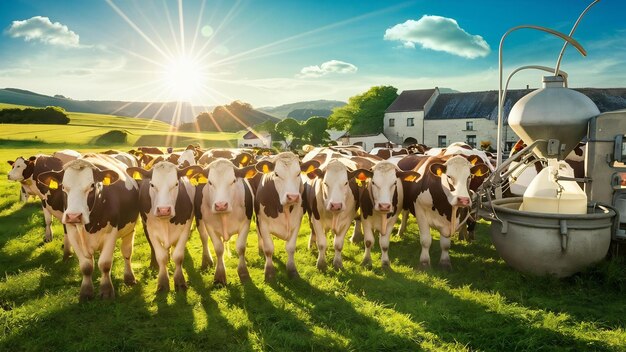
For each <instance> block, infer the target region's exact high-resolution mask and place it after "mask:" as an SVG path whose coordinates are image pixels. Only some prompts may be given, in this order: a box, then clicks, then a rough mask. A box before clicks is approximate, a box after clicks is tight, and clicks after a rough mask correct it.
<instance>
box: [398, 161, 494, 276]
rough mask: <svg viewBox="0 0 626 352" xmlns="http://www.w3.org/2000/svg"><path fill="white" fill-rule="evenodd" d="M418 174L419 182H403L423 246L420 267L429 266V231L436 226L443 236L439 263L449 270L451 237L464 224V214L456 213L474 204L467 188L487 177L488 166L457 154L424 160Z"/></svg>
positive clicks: (430, 239) (418, 168) (407, 203)
mask: <svg viewBox="0 0 626 352" xmlns="http://www.w3.org/2000/svg"><path fill="white" fill-rule="evenodd" d="M415 171H417V172H418V173H420V174H421V175H422V176H421V178H420V179H419V181H418V182H415V183H406V182H405V183H404V185H403V186H404V188H405V197H408V198H407V199H406V200H405V202H404V206H405V207H408V208H409V211H410V212H411V213H412V214H413V215H415V218H416V219H417V225H418V227H419V233H420V243H421V245H422V251H421V254H420V265H421V267H422V268H424V269H425V268H429V267H430V254H429V250H430V245H431V243H432V237H431V235H430V228H431V227H434V228H436V229H437V230H439V233H440V234H441V236H440V240H439V242H440V246H441V258H440V260H439V264H440V266H441V267H442V268H444V269H450V268H451V263H450V255H449V253H448V251H449V249H450V236H451V235H452V234H453V233H454V232H456V230H457V228H458V226H459V224H460V223H461V222H462V219H461V213H460V212H458V211H457V210H458V209H459V208H469V207H470V206H471V205H472V200H471V196H470V191H469V189H468V187H469V184H470V181H471V179H470V178H471V177H479V176H482V175H485V174H487V173H488V172H489V171H490V170H489V167H488V166H487V165H486V164H484V163H481V164H476V165H472V163H471V162H470V161H468V160H467V158H466V157H464V156H461V155H456V156H452V157H449V158H440V157H429V158H426V159H423V160H421V162H420V164H419V165H417V166H416V168H415Z"/></svg>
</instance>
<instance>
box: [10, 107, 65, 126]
mask: <svg viewBox="0 0 626 352" xmlns="http://www.w3.org/2000/svg"><path fill="white" fill-rule="evenodd" d="M69 122H70V118H69V117H67V114H66V113H65V110H63V108H60V107H58V106H48V107H46V108H45V109H36V108H26V109H2V110H0V123H20V124H54V125H67V124H68V123H69Z"/></svg>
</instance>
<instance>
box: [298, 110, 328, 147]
mask: <svg viewBox="0 0 626 352" xmlns="http://www.w3.org/2000/svg"><path fill="white" fill-rule="evenodd" d="M303 128H304V135H305V137H306V139H308V142H309V143H310V144H313V145H321V144H323V143H324V142H327V141H328V139H329V138H330V136H329V135H328V132H326V129H327V128H328V120H326V119H325V118H323V117H319V116H313V117H310V118H309V119H307V120H306V121H305V122H304V126H303Z"/></svg>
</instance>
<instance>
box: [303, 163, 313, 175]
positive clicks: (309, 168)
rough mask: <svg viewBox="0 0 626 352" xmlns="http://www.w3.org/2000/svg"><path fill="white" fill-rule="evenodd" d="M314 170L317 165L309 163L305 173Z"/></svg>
mask: <svg viewBox="0 0 626 352" xmlns="http://www.w3.org/2000/svg"><path fill="white" fill-rule="evenodd" d="M313 170H315V166H313V165H309V167H307V169H306V171H304V173H305V174H308V173H310V172H312V171H313Z"/></svg>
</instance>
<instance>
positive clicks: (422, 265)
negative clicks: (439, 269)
mask: <svg viewBox="0 0 626 352" xmlns="http://www.w3.org/2000/svg"><path fill="white" fill-rule="evenodd" d="M418 270H419V271H427V270H430V263H429V262H421V263H420V266H419V268H418Z"/></svg>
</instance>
